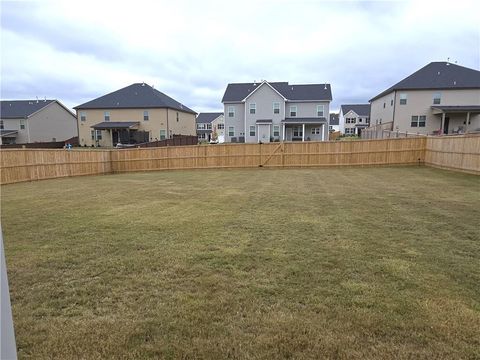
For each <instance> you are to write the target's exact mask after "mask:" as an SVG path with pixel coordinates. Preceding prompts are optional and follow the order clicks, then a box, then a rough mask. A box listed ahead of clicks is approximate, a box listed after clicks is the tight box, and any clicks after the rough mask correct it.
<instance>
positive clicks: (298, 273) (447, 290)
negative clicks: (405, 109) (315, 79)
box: [2, 167, 480, 359]
mask: <svg viewBox="0 0 480 360" xmlns="http://www.w3.org/2000/svg"><path fill="white" fill-rule="evenodd" d="M2 224H3V230H4V240H5V249H6V255H7V266H8V270H9V280H10V289H11V296H12V306H13V315H14V322H15V330H16V337H17V345H18V353H19V356H20V358H32V359H42V358H57V359H72V358H85V359H99V358H126V359H127V358H128V359H134V358H138V359H144V358H184V359H192V358H204V359H206V358H209V359H224V358H239V359H257V358H262V359H273V358H295V359H302V358H322V357H324V358H341V359H352V358H359V359H360V358H361V359H363V358H370V359H387V358H396V359H412V358H415V359H417V358H424V359H434V358H435V359H439V358H451V359H461V358H462V359H473V358H479V357H480V230H479V226H480V177H475V176H473V175H465V174H460V173H453V172H447V171H441V170H436V169H432V168H427V167H396V168H345V169H308V170H304V169H290V170H268V169H259V170H218V171H217V170H209V171H201V170H196V171H172V172H151V173H133V174H122V175H107V176H96V177H78V178H67V179H59V180H47V181H39V182H32V183H22V184H16V185H7V186H4V187H2Z"/></svg>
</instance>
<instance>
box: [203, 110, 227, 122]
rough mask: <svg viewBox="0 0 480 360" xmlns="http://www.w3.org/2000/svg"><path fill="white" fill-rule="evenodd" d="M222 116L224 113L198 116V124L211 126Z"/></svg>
mask: <svg viewBox="0 0 480 360" xmlns="http://www.w3.org/2000/svg"><path fill="white" fill-rule="evenodd" d="M221 115H223V112H210V113H200V114H198V116H197V124H210V123H211V122H212V121H213V120H215V119H216V118H218V117H219V116H221Z"/></svg>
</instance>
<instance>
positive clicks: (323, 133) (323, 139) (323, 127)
mask: <svg viewBox="0 0 480 360" xmlns="http://www.w3.org/2000/svg"><path fill="white" fill-rule="evenodd" d="M321 131H322V141H325V124H322V130H321Z"/></svg>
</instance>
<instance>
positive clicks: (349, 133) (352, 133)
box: [345, 128, 355, 135]
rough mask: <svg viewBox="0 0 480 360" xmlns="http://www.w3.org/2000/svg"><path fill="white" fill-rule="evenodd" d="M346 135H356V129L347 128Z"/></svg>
mask: <svg viewBox="0 0 480 360" xmlns="http://www.w3.org/2000/svg"><path fill="white" fill-rule="evenodd" d="M345 135H355V129H354V128H346V129H345Z"/></svg>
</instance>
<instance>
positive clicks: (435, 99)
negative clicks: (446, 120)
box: [433, 93, 442, 105]
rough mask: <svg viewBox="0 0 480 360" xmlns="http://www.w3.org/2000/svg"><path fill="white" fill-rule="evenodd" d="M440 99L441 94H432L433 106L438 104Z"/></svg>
mask: <svg viewBox="0 0 480 360" xmlns="http://www.w3.org/2000/svg"><path fill="white" fill-rule="evenodd" d="M441 99H442V94H440V93H435V94H433V104H435V105H438V104H440V101H441Z"/></svg>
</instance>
